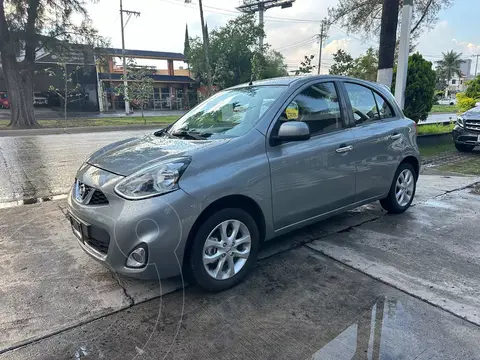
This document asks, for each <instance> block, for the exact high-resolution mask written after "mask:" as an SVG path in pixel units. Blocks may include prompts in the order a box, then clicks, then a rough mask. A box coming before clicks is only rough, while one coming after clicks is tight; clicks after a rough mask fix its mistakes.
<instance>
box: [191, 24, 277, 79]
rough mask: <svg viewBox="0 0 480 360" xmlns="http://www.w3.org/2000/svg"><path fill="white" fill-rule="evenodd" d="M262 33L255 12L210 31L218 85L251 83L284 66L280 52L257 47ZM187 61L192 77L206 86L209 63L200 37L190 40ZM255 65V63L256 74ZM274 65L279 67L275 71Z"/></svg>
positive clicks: (210, 48)
mask: <svg viewBox="0 0 480 360" xmlns="http://www.w3.org/2000/svg"><path fill="white" fill-rule="evenodd" d="M260 34H263V30H262V28H261V27H260V26H259V25H258V24H256V21H255V16H254V15H242V16H239V17H237V18H235V19H232V20H230V21H228V22H227V23H226V24H225V25H224V26H222V27H220V28H218V29H215V30H212V31H211V32H210V34H209V36H208V43H209V52H210V57H211V58H212V59H215V61H214V62H211V63H210V67H211V72H212V74H213V82H214V84H215V85H216V86H217V87H220V88H226V87H230V86H233V85H237V84H240V83H244V82H249V81H250V80H252V77H256V78H265V77H266V76H270V75H268V74H269V73H272V72H273V73H276V71H277V70H278V69H279V67H280V68H281V66H279V65H278V61H279V59H280V57H279V54H278V53H275V52H273V51H271V50H268V47H266V49H267V50H266V51H264V52H260V51H259V50H258V46H257V42H258V37H259V35H260ZM254 55H255V57H256V58H255V59H254ZM188 61H189V64H190V69H191V71H192V74H193V77H194V78H195V79H197V81H199V82H200V83H201V84H202V85H206V84H207V83H208V78H207V72H206V69H207V66H206V62H205V57H204V56H203V50H202V41H201V39H200V38H199V37H195V38H191V39H190V53H189V55H188ZM282 61H283V60H282ZM253 64H255V74H254V73H253V66H252V65H253ZM275 67H276V69H277V70H275V71H273V70H272V69H275ZM267 70H268V71H267ZM265 71H266V72H265Z"/></svg>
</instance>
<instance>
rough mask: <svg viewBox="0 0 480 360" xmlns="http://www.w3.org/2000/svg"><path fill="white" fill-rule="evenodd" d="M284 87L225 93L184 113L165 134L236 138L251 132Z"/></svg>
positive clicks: (240, 89)
mask: <svg viewBox="0 0 480 360" xmlns="http://www.w3.org/2000/svg"><path fill="white" fill-rule="evenodd" d="M285 89H286V86H249V87H242V88H237V89H231V90H225V91H222V92H219V93H218V94H216V95H214V96H212V97H211V98H210V99H208V100H206V101H204V102H203V103H201V104H200V105H199V106H197V107H196V108H194V109H193V110H192V111H190V112H188V113H187V114H185V115H184V116H183V117H182V118H180V119H179V120H178V121H177V122H176V123H174V124H173V125H172V126H171V127H170V129H169V130H168V131H167V132H166V134H167V135H170V136H178V137H185V138H190V139H221V138H231V137H238V136H241V135H243V134H246V133H247V132H248V131H249V130H250V129H252V128H253V127H254V126H255V124H256V123H257V121H258V120H259V119H260V117H261V116H262V115H263V114H264V113H265V111H267V110H268V108H269V107H270V106H271V105H272V104H273V102H274V101H275V100H276V99H277V98H278V96H279V95H280V94H281V93H282V92H283V91H284V90H285Z"/></svg>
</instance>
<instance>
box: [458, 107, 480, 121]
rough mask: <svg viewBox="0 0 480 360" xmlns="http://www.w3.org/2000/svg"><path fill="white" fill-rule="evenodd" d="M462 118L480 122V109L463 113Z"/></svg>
mask: <svg viewBox="0 0 480 360" xmlns="http://www.w3.org/2000/svg"><path fill="white" fill-rule="evenodd" d="M462 117H463V118H464V119H468V120H480V109H475V111H472V110H469V111H467V112H465V113H463V114H462Z"/></svg>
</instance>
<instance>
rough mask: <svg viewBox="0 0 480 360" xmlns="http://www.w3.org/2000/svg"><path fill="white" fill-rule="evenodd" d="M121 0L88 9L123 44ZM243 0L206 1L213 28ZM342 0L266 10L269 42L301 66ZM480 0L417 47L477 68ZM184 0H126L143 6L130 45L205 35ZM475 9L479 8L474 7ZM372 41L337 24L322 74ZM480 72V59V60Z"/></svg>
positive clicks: (460, 0) (128, 34) (468, 2)
mask: <svg viewBox="0 0 480 360" xmlns="http://www.w3.org/2000/svg"><path fill="white" fill-rule="evenodd" d="M119 1H120V0H100V1H99V2H98V3H96V4H90V5H89V6H88V11H89V13H90V16H91V18H92V20H93V25H94V26H95V27H96V28H97V29H98V30H99V32H100V34H101V35H102V36H105V37H107V38H110V41H111V45H112V46H113V47H119V48H120V47H121V35H120V16H119ZM240 1H241V0H203V6H204V13H205V19H206V21H207V23H208V28H209V29H210V30H211V29H213V28H215V27H219V26H222V25H224V24H225V23H226V22H227V21H228V20H229V19H232V18H234V17H235V16H238V14H239V13H238V12H237V11H236V10H235V8H236V7H237V6H238V5H239V3H240ZM337 1H338V0H296V2H295V3H294V4H293V7H291V8H288V9H280V8H273V9H269V10H268V11H267V12H266V13H265V30H266V35H267V37H266V42H267V43H268V44H270V45H271V46H272V48H274V49H276V50H278V51H280V52H281V53H282V54H283V55H284V56H285V63H286V64H287V65H288V67H289V69H296V68H298V66H299V64H300V62H301V61H302V59H303V58H304V56H305V55H310V54H318V51H319V43H318V41H317V40H316V39H315V35H316V34H318V33H319V32H320V20H322V19H323V18H325V17H326V16H327V9H328V7H332V6H335V5H336V3H337ZM478 1H479V0H454V1H453V2H454V5H453V6H452V7H450V8H449V9H447V10H443V11H441V12H440V13H439V16H438V17H439V19H438V22H437V23H436V25H435V27H434V28H433V29H431V30H429V31H426V32H424V33H422V35H421V36H420V37H419V38H418V45H417V47H416V50H417V51H419V52H420V53H421V54H422V55H424V57H425V58H426V59H427V60H429V61H432V62H435V61H436V60H440V59H441V56H442V52H446V51H449V50H455V51H457V52H461V53H463V54H464V58H466V59H467V58H470V59H472V60H473V61H472V63H473V64H472V70H471V71H472V73H473V72H474V67H475V61H476V59H475V58H473V57H472V55H474V54H480V21H478V10H480V4H479V3H478ZM184 2H185V1H184V0H123V8H124V9H126V10H132V11H138V12H140V13H141V15H140V17H138V18H136V17H132V18H131V19H130V20H129V22H128V24H127V26H126V28H125V47H126V48H127V49H138V50H156V51H169V52H183V43H184V38H185V25H186V24H188V29H189V33H190V36H196V35H198V36H200V34H201V32H200V29H201V26H200V15H199V10H198V0H192V4H184ZM475 8H476V9H475ZM369 46H374V47H376V48H377V47H378V42H377V40H376V39H364V38H362V37H361V36H360V35H358V34H347V33H346V31H345V30H344V29H342V28H340V27H338V26H333V27H330V29H329V32H328V38H327V40H326V41H325V43H324V50H323V57H322V73H327V72H328V67H329V66H330V65H331V64H332V54H333V53H335V52H336V51H337V50H338V49H344V50H346V51H347V52H349V53H350V54H351V55H352V56H358V55H360V54H361V53H363V52H365V50H366V49H367V48H368V47H369ZM479 72H480V64H479Z"/></svg>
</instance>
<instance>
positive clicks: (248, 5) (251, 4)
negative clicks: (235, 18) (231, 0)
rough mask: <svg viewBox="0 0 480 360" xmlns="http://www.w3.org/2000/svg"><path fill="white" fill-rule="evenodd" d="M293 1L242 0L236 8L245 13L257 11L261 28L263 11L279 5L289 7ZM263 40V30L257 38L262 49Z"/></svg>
mask: <svg viewBox="0 0 480 360" xmlns="http://www.w3.org/2000/svg"><path fill="white" fill-rule="evenodd" d="M294 2H295V0H243V5H240V6H239V7H237V10H238V11H241V12H243V13H245V14H254V13H257V12H258V23H259V25H260V26H261V28H262V30H263V29H264V24H265V20H264V14H265V11H267V10H268V9H271V8H274V7H281V8H282V9H286V8H290V7H292V4H293V3H294ZM264 40H265V32H264V31H263V33H262V34H261V35H260V36H259V38H258V45H259V46H260V49H263V45H264Z"/></svg>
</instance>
